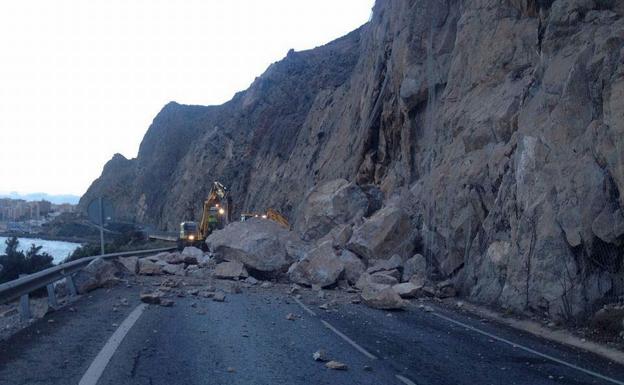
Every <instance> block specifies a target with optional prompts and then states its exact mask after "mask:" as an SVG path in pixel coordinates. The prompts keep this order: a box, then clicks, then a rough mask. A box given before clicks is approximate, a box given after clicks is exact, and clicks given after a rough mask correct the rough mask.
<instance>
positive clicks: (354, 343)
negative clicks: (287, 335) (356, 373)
mask: <svg viewBox="0 0 624 385" xmlns="http://www.w3.org/2000/svg"><path fill="white" fill-rule="evenodd" d="M293 299H294V300H295V302H297V304H299V306H301V308H302V309H303V310H305V311H306V312H307V313H308V314H310V315H311V316H314V317H316V316H317V315H316V313H315V312H314V311H312V310H311V309H310V308H308V307H307V306H306V305H305V304H304V303H303V302H301V301H300V300H298V299H297V298H295V297H293ZM319 319H320V318H319ZM320 321H321V323H323V325H325V327H326V328H328V329H329V330H331V331H332V332H334V333H335V334H336V335H337V336H338V337H340V338H342V339H343V340H345V341H346V342H347V343H348V344H349V345H351V346H353V347H354V348H355V349H356V350H357V351H359V352H360V353H362V354H364V355H365V356H366V357H368V358H370V359H371V360H376V359H377V357H375V356H374V355H372V354H370V353H369V352H368V350H366V349H364V348H363V347H361V346H360V345H358V344H357V343H356V342H355V341H353V340H352V339H351V338H349V337H347V336H346V335H344V334H343V333H342V332H340V330H338V329H336V328H335V327H333V326H332V325H330V324H329V322H327V321H325V320H323V319H320Z"/></svg>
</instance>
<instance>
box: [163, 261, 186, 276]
mask: <svg viewBox="0 0 624 385" xmlns="http://www.w3.org/2000/svg"><path fill="white" fill-rule="evenodd" d="M160 266H161V268H162V272H163V273H165V274H171V275H184V274H185V271H184V265H183V264H181V263H178V264H173V263H164V264H162V265H160Z"/></svg>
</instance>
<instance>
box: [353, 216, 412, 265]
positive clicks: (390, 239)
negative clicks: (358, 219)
mask: <svg viewBox="0 0 624 385" xmlns="http://www.w3.org/2000/svg"><path fill="white" fill-rule="evenodd" d="M414 240H415V234H414V230H413V229H412V227H411V223H410V219H409V216H408V215H407V213H405V211H404V210H402V209H401V208H399V207H396V206H386V207H384V208H383V209H381V210H379V211H377V212H376V213H375V214H373V215H372V216H371V217H370V218H368V219H367V220H365V221H364V223H362V224H361V225H360V226H357V227H356V228H355V229H354V231H353V236H351V239H350V240H349V243H348V244H347V248H348V249H349V250H351V251H353V252H354V253H356V254H357V255H359V256H361V257H362V258H364V259H365V260H367V261H368V260H370V259H388V258H390V257H391V256H393V255H394V254H398V255H399V256H401V257H402V258H409V257H410V256H411V255H412V251H413V250H414Z"/></svg>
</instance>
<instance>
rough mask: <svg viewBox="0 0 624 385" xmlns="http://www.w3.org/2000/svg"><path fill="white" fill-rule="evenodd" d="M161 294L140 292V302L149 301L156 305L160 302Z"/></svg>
mask: <svg viewBox="0 0 624 385" xmlns="http://www.w3.org/2000/svg"><path fill="white" fill-rule="evenodd" d="M161 297H162V294H161V293H159V292H153V293H142V294H141V302H145V303H149V304H151V305H158V304H159V303H160V300H161Z"/></svg>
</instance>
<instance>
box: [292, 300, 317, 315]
mask: <svg viewBox="0 0 624 385" xmlns="http://www.w3.org/2000/svg"><path fill="white" fill-rule="evenodd" d="M292 298H293V299H294V300H295V302H297V303H298V304H299V306H301V308H302V309H303V310H305V311H306V312H307V313H308V314H310V315H311V316H313V317H316V313H315V312H314V311H312V310H311V309H310V308H309V307H307V306H306V305H304V303H303V302H301V301H299V300H298V299H297V298H295V297H292Z"/></svg>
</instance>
